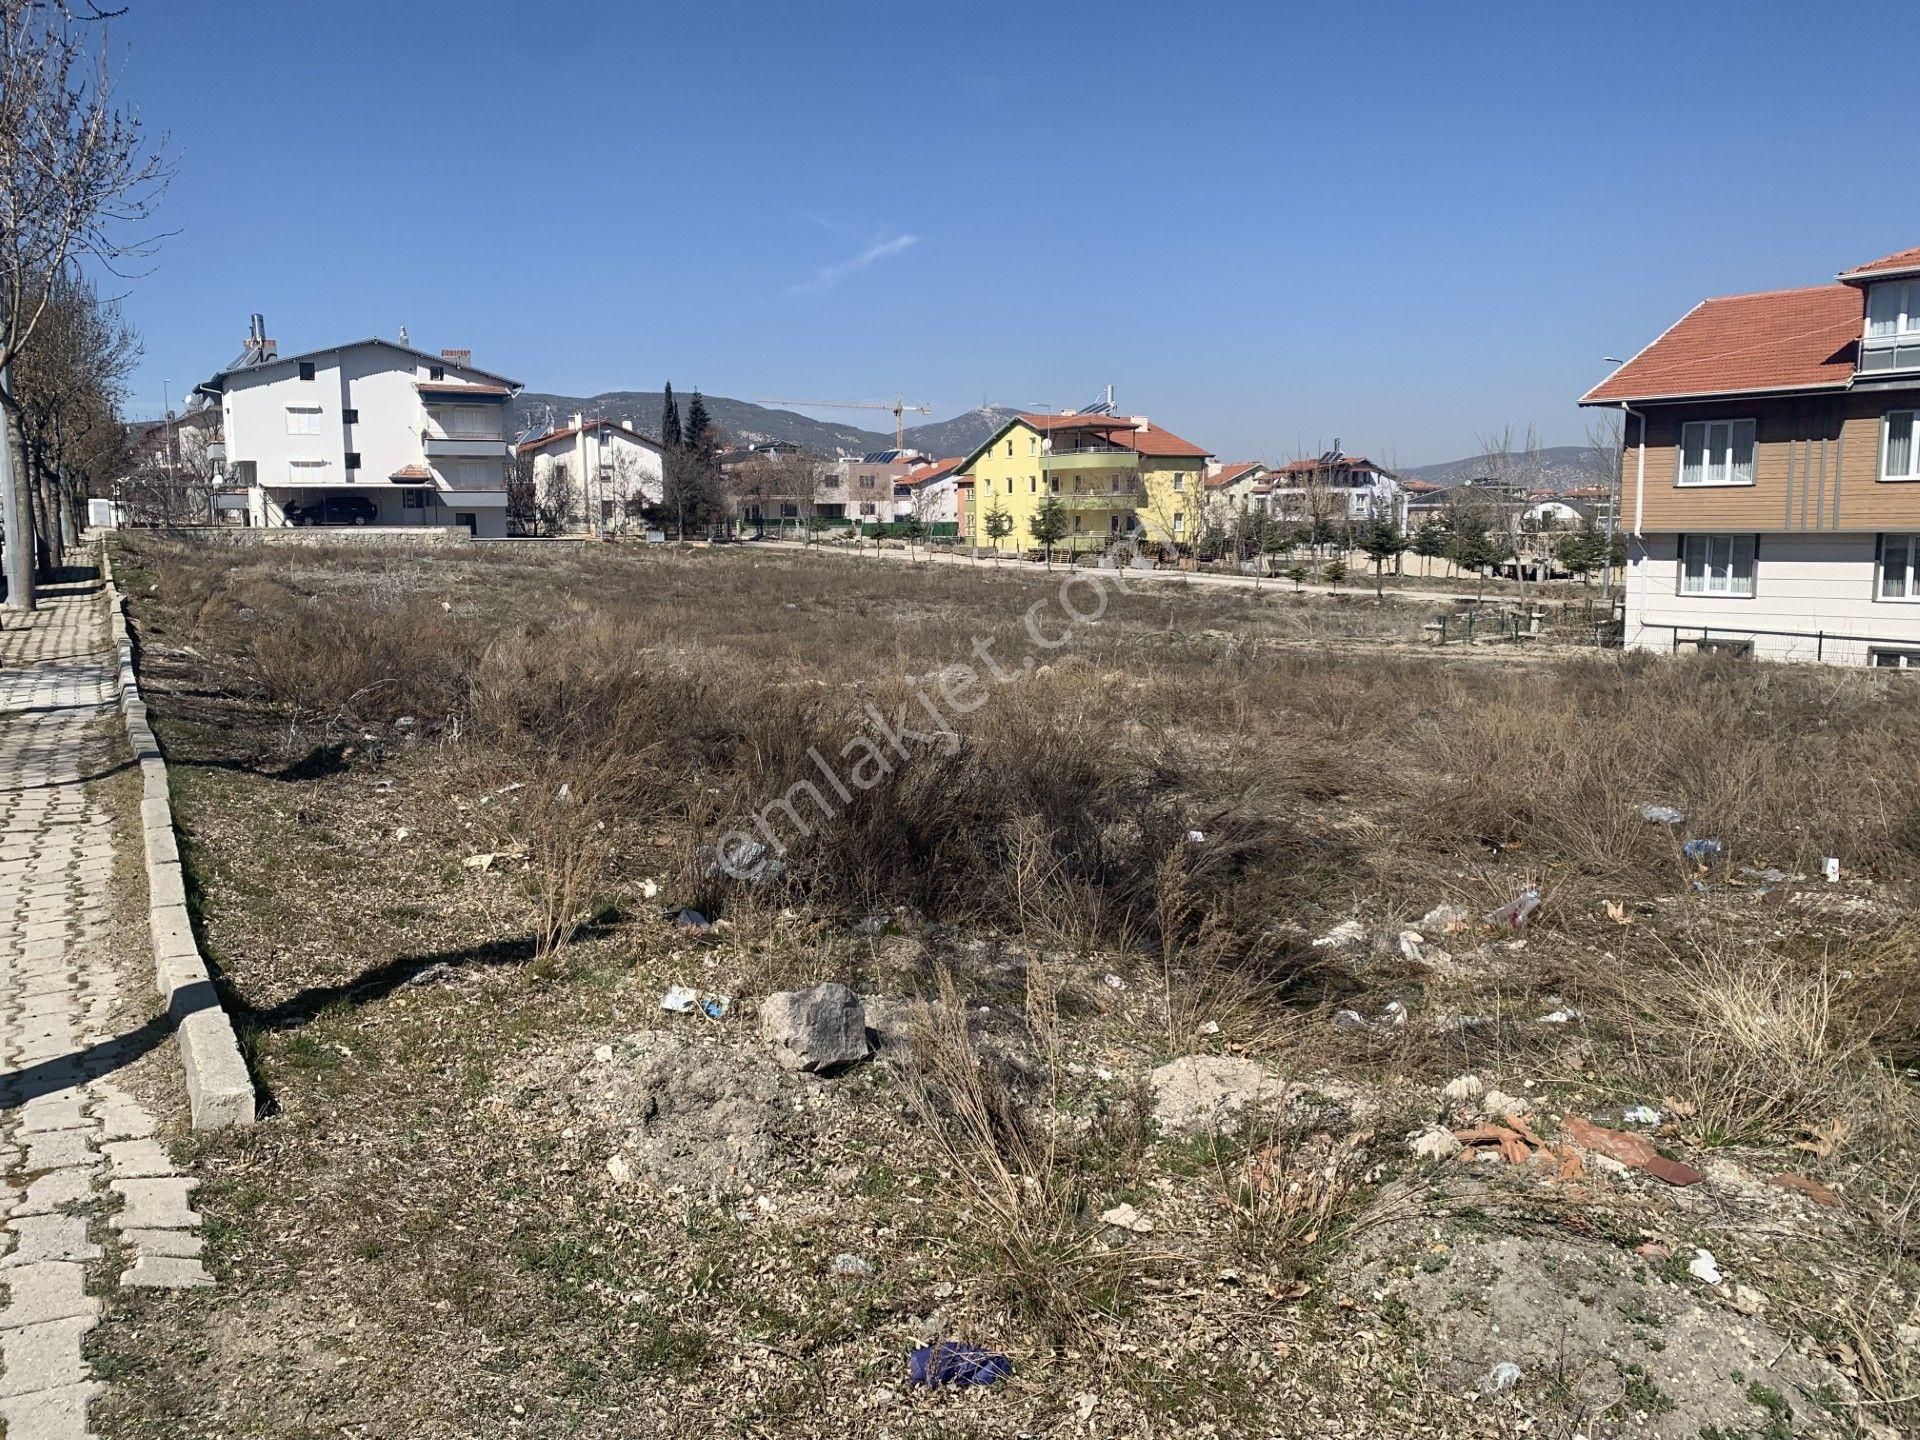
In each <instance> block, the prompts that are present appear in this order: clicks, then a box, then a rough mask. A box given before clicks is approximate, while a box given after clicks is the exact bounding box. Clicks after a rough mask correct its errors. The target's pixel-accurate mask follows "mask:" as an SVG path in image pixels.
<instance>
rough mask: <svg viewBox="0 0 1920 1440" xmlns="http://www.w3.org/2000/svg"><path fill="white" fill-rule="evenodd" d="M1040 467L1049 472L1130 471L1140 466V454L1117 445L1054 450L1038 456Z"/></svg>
mask: <svg viewBox="0 0 1920 1440" xmlns="http://www.w3.org/2000/svg"><path fill="white" fill-rule="evenodd" d="M1040 468H1041V469H1042V470H1046V471H1049V472H1056V471H1063V470H1066V471H1077V470H1125V471H1128V472H1132V471H1135V470H1138V469H1139V468H1140V456H1139V453H1138V452H1137V451H1133V450H1122V449H1120V448H1119V447H1118V446H1115V447H1113V448H1112V449H1106V450H1102V449H1092V450H1056V451H1054V452H1053V454H1051V455H1043V456H1041V457H1040Z"/></svg>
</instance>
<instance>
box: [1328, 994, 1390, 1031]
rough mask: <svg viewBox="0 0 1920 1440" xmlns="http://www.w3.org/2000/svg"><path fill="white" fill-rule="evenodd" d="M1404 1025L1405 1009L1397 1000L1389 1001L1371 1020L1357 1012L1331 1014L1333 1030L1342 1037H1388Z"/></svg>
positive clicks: (1341, 1011)
mask: <svg viewBox="0 0 1920 1440" xmlns="http://www.w3.org/2000/svg"><path fill="white" fill-rule="evenodd" d="M1406 1023H1407V1007H1406V1006H1405V1005H1402V1004H1401V1003H1400V1002H1399V1001H1398V1000H1389V1001H1388V1002H1387V1003H1386V1004H1385V1005H1383V1006H1382V1007H1381V1008H1380V1013H1379V1014H1378V1015H1376V1016H1374V1017H1373V1019H1371V1020H1369V1019H1368V1018H1367V1017H1366V1016H1364V1015H1362V1014H1361V1013H1360V1012H1359V1011H1358V1010H1336V1011H1334V1012H1333V1028H1334V1029H1336V1030H1338V1031H1340V1033H1341V1034H1343V1035H1358V1034H1369V1035H1389V1034H1391V1033H1392V1032H1394V1031H1395V1030H1398V1029H1399V1028H1400V1027H1401V1026H1403V1025H1405V1024H1406Z"/></svg>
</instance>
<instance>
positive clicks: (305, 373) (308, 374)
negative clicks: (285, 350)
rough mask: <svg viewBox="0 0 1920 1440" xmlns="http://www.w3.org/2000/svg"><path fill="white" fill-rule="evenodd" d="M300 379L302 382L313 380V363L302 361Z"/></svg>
mask: <svg viewBox="0 0 1920 1440" xmlns="http://www.w3.org/2000/svg"><path fill="white" fill-rule="evenodd" d="M300 378H301V379H302V380H311V379H312V378H313V362H312V361H311V360H302V361H301V362H300Z"/></svg>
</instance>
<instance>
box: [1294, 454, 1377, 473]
mask: <svg viewBox="0 0 1920 1440" xmlns="http://www.w3.org/2000/svg"><path fill="white" fill-rule="evenodd" d="M1379 469H1380V467H1379V466H1378V465H1376V464H1374V463H1373V462H1372V461H1371V460H1369V459H1367V457H1366V456H1364V455H1342V456H1340V457H1338V458H1337V459H1334V460H1331V461H1328V460H1289V461H1288V462H1287V463H1286V464H1284V465H1282V466H1281V467H1280V471H1279V473H1280V474H1282V475H1314V474H1318V473H1319V472H1321V471H1323V470H1324V471H1326V472H1328V473H1332V472H1334V471H1336V470H1379ZM1381 473H1382V474H1385V473H1386V472H1385V471H1381Z"/></svg>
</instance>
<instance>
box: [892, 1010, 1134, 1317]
mask: <svg viewBox="0 0 1920 1440" xmlns="http://www.w3.org/2000/svg"><path fill="white" fill-rule="evenodd" d="M1029 983H1030V991H1029V1014H1030V1017H1031V1019H1032V1020H1033V1021H1034V1022H1035V1029H1036V1031H1037V1033H1035V1035H1034V1038H1035V1039H1036V1040H1037V1041H1038V1043H1039V1046H1040V1053H1041V1060H1042V1064H1043V1066H1044V1068H1045V1077H1046V1078H1044V1079H1043V1081H1042V1085H1041V1094H1040V1096H1039V1097H1037V1098H1036V1099H1035V1101H1034V1103H1033V1104H1032V1105H1030V1106H1026V1105H1022V1104H1021V1103H1020V1101H1019V1100H1018V1099H1016V1098H1015V1096H1014V1094H1013V1091H1012V1089H1011V1088H1010V1086H1009V1084H1008V1081H1007V1080H1006V1079H1005V1078H1004V1077H1003V1076H1002V1075H1001V1074H999V1073H996V1070H995V1069H994V1067H993V1066H992V1064H991V1062H989V1060H988V1059H987V1058H986V1057H985V1056H984V1055H983V1054H982V1053H981V1050H980V1048H979V1047H978V1046H977V1045H976V1044H975V1042H974V1038H973V1035H972V1033H971V1031H970V1030H969V1028H968V1007H967V1006H966V1004H965V1003H964V1002H963V1001H962V999H961V997H960V994H959V992H958V990H957V989H956V987H955V986H954V983H953V980H952V977H951V976H950V975H943V976H942V977H941V981H940V989H939V999H938V1002H937V1003H936V1004H934V1005H932V1006H929V1007H928V1008H927V1009H926V1011H925V1012H924V1014H923V1015H922V1017H921V1019H920V1022H919V1024H918V1025H917V1026H916V1028H915V1032H914V1038H913V1050H912V1054H911V1057H910V1058H909V1059H908V1060H907V1061H906V1062H905V1064H904V1065H902V1067H901V1068H900V1071H899V1075H900V1080H901V1084H902V1086H903V1088H904V1090H905V1091H906V1095H907V1100H908V1103H909V1105H910V1106H911V1108H912V1110H913V1112H914V1114H915V1115H916V1116H917V1117H918V1120H919V1123H920V1129H921V1130H922V1132H923V1133H924V1134H926V1135H927V1136H929V1137H931V1140H932V1143H933V1146H934V1149H935V1153H936V1155H937V1157H938V1163H939V1165H940V1168H941V1170H942V1172H943V1175H944V1178H946V1179H947V1180H948V1181H949V1182H950V1184H951V1187H952V1188H951V1189H950V1191H949V1192H948V1193H949V1197H950V1201H951V1203H952V1204H953V1206H954V1210H955V1214H954V1216H953V1219H952V1224H951V1231H952V1233H953V1234H954V1235H955V1236H956V1237H959V1236H965V1237H966V1238H967V1239H968V1240H970V1241H971V1242H972V1243H974V1244H976V1245H978V1246H979V1247H980V1248H981V1249H982V1250H983V1251H984V1252H985V1256H984V1263H982V1264H981V1266H980V1278H979V1286H978V1290H979V1293H982V1294H984V1295H987V1296H989V1297H991V1298H994V1299H997V1300H998V1301H1000V1302H1001V1303H1003V1304H1004V1305H1005V1306H1006V1307H1007V1308H1008V1309H1010V1310H1012V1311H1013V1312H1014V1313H1015V1314H1017V1315H1019V1316H1020V1317H1021V1318H1022V1319H1024V1320H1025V1321H1027V1322H1028V1323H1029V1324H1032V1325H1033V1326H1035V1328H1036V1329H1038V1330H1039V1331H1040V1332H1041V1333H1042V1334H1043V1335H1044V1336H1045V1337H1046V1338H1047V1339H1048V1340H1049V1341H1051V1342H1053V1343H1055V1344H1059V1343H1062V1342H1064V1341H1066V1340H1068V1339H1069V1338H1071V1337H1073V1336H1074V1335H1076V1334H1077V1333H1078V1332H1079V1331H1080V1330H1081V1328H1082V1327H1083V1325H1084V1324H1085V1322H1086V1320H1087V1318H1088V1316H1089V1315H1090V1314H1091V1313H1097V1312H1102V1311H1106V1310H1109V1309H1110V1308H1111V1307H1112V1305H1113V1304H1114V1302H1115V1299H1116V1297H1117V1296H1118V1294H1119V1292H1120V1290H1121V1288H1122V1287H1123V1286H1124V1284H1125V1283H1126V1280H1127V1278H1128V1275H1129V1274H1130V1273H1131V1271H1132V1270H1133V1269H1134V1267H1136V1266H1137V1265H1138V1264H1140V1263H1141V1262H1140V1259H1139V1257H1137V1256H1135V1255H1132V1254H1130V1253H1129V1252H1128V1251H1127V1250H1125V1249H1120V1250H1108V1249H1106V1248H1105V1247H1104V1246H1102V1245H1100V1244H1098V1243H1097V1240H1098V1230H1097V1227H1096V1225H1095V1224H1094V1223H1093V1220H1092V1212H1093V1210H1094V1208H1095V1206H1096V1204H1097V1201H1096V1199H1095V1197H1094V1196H1093V1195H1091V1194H1090V1193H1089V1191H1088V1188H1087V1187H1088V1186H1089V1185H1090V1184H1091V1183H1093V1182H1094V1181H1095V1179H1096V1174H1095V1167H1093V1166H1091V1165H1088V1164H1083V1163H1081V1157H1080V1156H1079V1155H1078V1154H1077V1153H1076V1151H1075V1150H1074V1149H1073V1148H1072V1147H1071V1146H1070V1145H1068V1144H1067V1143H1066V1142H1064V1141H1063V1140H1062V1139H1061V1137H1060V1128H1059V1127H1058V1126H1057V1125H1056V1124H1055V1123H1054V1122H1055V1121H1056V1120H1057V1119H1058V1118H1059V1116H1058V1115H1057V1112H1055V1111H1054V1109H1053V1107H1052V1103H1051V1102H1052V1096H1053V1094H1054V1093H1055V1091H1054V1080H1053V1076H1054V1075H1055V1073H1056V1067H1057V1065H1058V1061H1059V1057H1058V1054H1057V1052H1056V1051H1055V1050H1054V1049H1053V1048H1051V1044H1052V1042H1054V1041H1057V1036H1058V1032H1057V1028H1056V1024H1055V1017H1056V1015H1057V1012H1056V1009H1055V1006H1056V1004H1057V1001H1056V999H1055V997H1054V996H1053V993H1052V991H1051V988H1050V985H1049V982H1048V981H1047V980H1046V979H1045V977H1044V976H1041V977H1032V976H1030V980H1029ZM1031 987H1038V988H1037V989H1035V988H1031Z"/></svg>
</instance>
